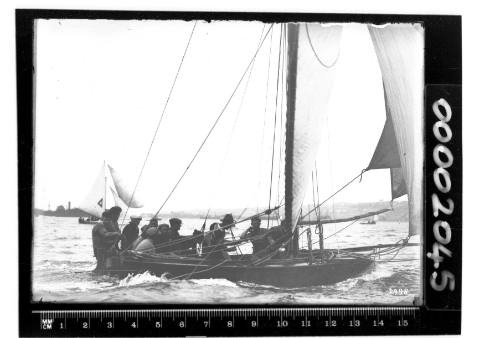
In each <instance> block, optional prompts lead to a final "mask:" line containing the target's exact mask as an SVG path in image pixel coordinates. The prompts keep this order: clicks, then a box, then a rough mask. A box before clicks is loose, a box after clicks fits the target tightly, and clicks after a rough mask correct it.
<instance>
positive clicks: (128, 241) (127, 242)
mask: <svg viewBox="0 0 500 338" xmlns="http://www.w3.org/2000/svg"><path fill="white" fill-rule="evenodd" d="M141 220H142V218H141V217H134V216H131V217H130V222H129V223H128V224H127V225H126V226H125V228H123V233H122V240H121V242H122V250H128V249H130V247H131V245H132V243H133V242H134V241H135V240H136V239H137V237H139V223H140V222H141Z"/></svg>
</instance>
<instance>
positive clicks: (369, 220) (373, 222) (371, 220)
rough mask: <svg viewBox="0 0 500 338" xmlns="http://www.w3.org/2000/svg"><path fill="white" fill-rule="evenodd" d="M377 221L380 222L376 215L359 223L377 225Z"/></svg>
mask: <svg viewBox="0 0 500 338" xmlns="http://www.w3.org/2000/svg"><path fill="white" fill-rule="evenodd" d="M377 221H378V216H377V215H375V216H372V217H369V218H367V219H365V220H364V221H361V222H359V223H360V224H377Z"/></svg>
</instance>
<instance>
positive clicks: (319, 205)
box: [301, 173, 363, 219]
mask: <svg viewBox="0 0 500 338" xmlns="http://www.w3.org/2000/svg"><path fill="white" fill-rule="evenodd" d="M362 174H363V173H360V174H358V175H356V177H354V178H353V179H351V180H350V181H349V182H347V183H346V184H344V185H343V186H342V187H341V188H340V189H338V190H337V191H335V192H334V193H333V194H331V195H330V196H328V197H327V198H326V199H325V200H324V201H323V202H321V203H320V204H318V205H317V206H316V207H314V208H313V209H311V210H309V211H308V212H307V213H306V214H304V215H302V217H301V219H304V217H306V216H308V215H309V214H311V213H312V212H314V211H315V210H316V209H317V208H319V207H321V206H322V205H323V204H325V203H326V202H327V201H329V200H330V199H331V198H333V197H334V196H335V195H337V194H338V193H339V192H341V191H342V190H344V189H345V188H346V187H347V186H349V185H350V184H351V183H352V182H354V181H356V180H357V179H358V178H359V177H360V176H361V175H362Z"/></svg>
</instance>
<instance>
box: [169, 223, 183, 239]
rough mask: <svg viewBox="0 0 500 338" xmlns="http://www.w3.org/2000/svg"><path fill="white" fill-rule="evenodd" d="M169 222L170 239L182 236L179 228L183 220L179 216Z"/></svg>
mask: <svg viewBox="0 0 500 338" xmlns="http://www.w3.org/2000/svg"><path fill="white" fill-rule="evenodd" d="M168 222H169V223H170V239H171V240H172V241H175V240H177V239H179V238H180V237H181V235H180V234H179V230H180V229H181V226H182V220H180V219H179V218H171V219H169V220H168Z"/></svg>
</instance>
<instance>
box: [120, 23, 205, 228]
mask: <svg viewBox="0 0 500 338" xmlns="http://www.w3.org/2000/svg"><path fill="white" fill-rule="evenodd" d="M197 24H198V21H195V22H194V25H193V29H192V30H191V34H190V35H189V39H188V42H187V44H186V48H185V49H184V53H183V54H182V58H181V61H180V63H179V67H178V68H177V73H176V74H175V77H174V81H173V82H172V86H171V87H170V92H169V93H168V96H167V100H166V101H165V105H164V106H163V110H162V113H161V115H160V119H159V120H158V123H157V125H156V129H155V132H154V134H153V138H152V140H151V143H150V145H149V148H148V152H147V153H146V158H145V159H144V162H143V164H142V167H141V171H140V172H139V176H138V177H137V181H136V183H135V186H134V190H133V191H132V195H131V196H130V200H129V201H128V203H127V209H126V210H125V214H124V215H123V219H122V222H121V226H123V223H124V222H125V219H126V217H127V213H128V210H129V208H130V203H131V202H132V200H133V198H134V195H135V192H136V190H137V187H138V185H139V181H140V180H141V177H142V173H143V171H144V168H145V167H146V162H147V161H148V158H149V154H150V153H151V149H152V148H153V144H154V142H155V140H156V135H157V134H158V130H159V129H160V125H161V122H162V120H163V117H164V115H165V112H166V110H167V106H168V103H169V102H170V98H171V96H172V92H173V91H174V87H175V84H176V83H177V78H178V77H179V74H180V72H181V68H182V65H183V64H184V59H185V58H186V54H187V51H188V49H189V45H190V44H191V39H192V38H193V34H194V31H195V29H196V25H197Z"/></svg>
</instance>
